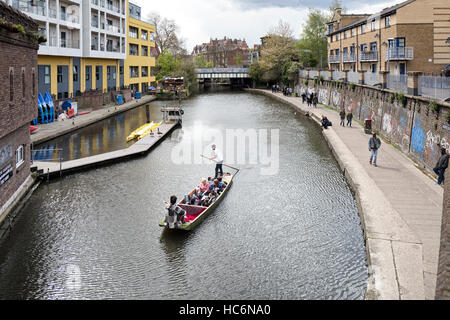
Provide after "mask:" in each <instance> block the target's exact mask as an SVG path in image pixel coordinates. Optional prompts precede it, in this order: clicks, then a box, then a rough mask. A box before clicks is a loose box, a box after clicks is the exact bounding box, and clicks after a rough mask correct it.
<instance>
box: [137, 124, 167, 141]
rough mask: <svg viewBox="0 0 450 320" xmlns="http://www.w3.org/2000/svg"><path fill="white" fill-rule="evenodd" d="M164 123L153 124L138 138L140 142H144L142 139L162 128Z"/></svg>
mask: <svg viewBox="0 0 450 320" xmlns="http://www.w3.org/2000/svg"><path fill="white" fill-rule="evenodd" d="M161 124H162V122H160V123H155V124H153V125H152V126H151V127H148V128H147V129H146V130H145V131H144V132H142V133H141V135H140V136H139V137H137V138H138V140H142V138H144V137H145V136H146V135H148V134H150V132H152V131H153V130H155V129H157V128H159V127H160V126H161Z"/></svg>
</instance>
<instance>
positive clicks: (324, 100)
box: [317, 89, 329, 105]
mask: <svg viewBox="0 0 450 320" xmlns="http://www.w3.org/2000/svg"><path fill="white" fill-rule="evenodd" d="M317 98H318V99H319V103H320V104H325V105H328V103H329V97H328V90H326V89H319V95H318V97H317Z"/></svg>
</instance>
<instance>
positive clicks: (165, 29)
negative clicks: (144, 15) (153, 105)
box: [148, 13, 186, 55]
mask: <svg viewBox="0 0 450 320" xmlns="http://www.w3.org/2000/svg"><path fill="white" fill-rule="evenodd" d="M148 19H149V20H150V22H151V23H153V24H154V25H155V43H156V45H157V46H158V48H159V51H160V52H164V51H168V52H171V53H172V54H173V55H184V54H186V49H185V48H184V40H183V39H181V38H180V37H179V36H178V35H177V33H178V30H179V28H178V26H177V24H176V23H175V21H173V20H169V19H167V18H162V17H161V16H160V15H159V14H158V13H150V14H149V16H148Z"/></svg>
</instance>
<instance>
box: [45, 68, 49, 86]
mask: <svg viewBox="0 0 450 320" xmlns="http://www.w3.org/2000/svg"><path fill="white" fill-rule="evenodd" d="M44 84H50V66H45V68H44Z"/></svg>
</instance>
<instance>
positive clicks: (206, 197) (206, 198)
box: [200, 196, 209, 207]
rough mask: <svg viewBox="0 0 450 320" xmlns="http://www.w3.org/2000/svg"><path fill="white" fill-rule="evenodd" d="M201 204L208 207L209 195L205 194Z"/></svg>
mask: <svg viewBox="0 0 450 320" xmlns="http://www.w3.org/2000/svg"><path fill="white" fill-rule="evenodd" d="M200 206H202V207H208V206H209V196H204V197H203V198H202V200H201V202H200Z"/></svg>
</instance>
